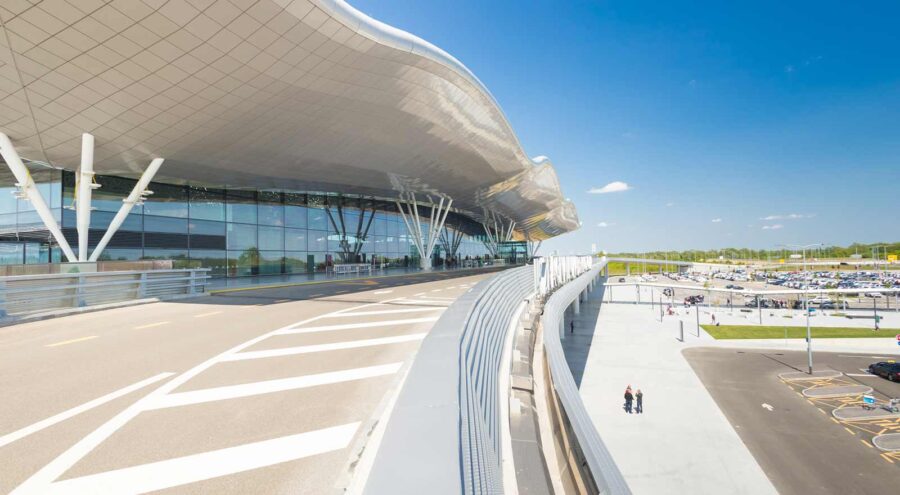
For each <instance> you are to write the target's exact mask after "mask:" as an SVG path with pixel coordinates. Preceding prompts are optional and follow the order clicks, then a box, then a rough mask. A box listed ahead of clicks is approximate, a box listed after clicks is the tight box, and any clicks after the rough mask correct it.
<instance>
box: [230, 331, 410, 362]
mask: <svg viewBox="0 0 900 495" xmlns="http://www.w3.org/2000/svg"><path fill="white" fill-rule="evenodd" d="M426 335H428V334H426V333H413V334H409V335H398V336H396V337H382V338H378V339H364V340H354V341H350V342H335V343H331V344H315V345H303V346H297V347H282V348H280V349H268V350H264V351H248V352H240V353H238V354H232V355H230V356H228V357H226V358H225V359H223V361H243V360H245V359H261V358H270V357H278V356H292V355H295V354H311V353H314V352H324V351H338V350H342V349H358V348H360V347H372V346H376V345H388V344H399V343H402V342H412V341H415V340H422V339H424V338H425V336H426Z"/></svg>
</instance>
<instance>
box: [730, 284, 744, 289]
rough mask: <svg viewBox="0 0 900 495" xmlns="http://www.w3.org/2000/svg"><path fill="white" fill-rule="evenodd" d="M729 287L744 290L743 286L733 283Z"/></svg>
mask: <svg viewBox="0 0 900 495" xmlns="http://www.w3.org/2000/svg"><path fill="white" fill-rule="evenodd" d="M731 288H732V289H734V290H744V288H743V287H741V286H740V285H733V286H731Z"/></svg>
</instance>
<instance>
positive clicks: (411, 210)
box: [395, 193, 453, 270]
mask: <svg viewBox="0 0 900 495" xmlns="http://www.w3.org/2000/svg"><path fill="white" fill-rule="evenodd" d="M400 200H405V201H406V202H407V204H406V208H405V209H404V207H403V204H402V203H401V202H400ZM395 203H396V204H397V209H398V210H399V211H400V216H401V217H402V218H403V223H404V224H405V225H406V230H407V232H409V235H410V236H412V237H413V243H414V245H415V246H416V251H418V253H419V266H420V268H422V269H423V270H431V255H432V254H433V253H434V246H435V244H437V241H438V237H439V235H440V232H441V229H443V228H444V223H445V222H446V221H447V215H448V214H449V213H450V206H451V205H452V204H453V200H452V199H449V198H444V197H442V198H441V201H440V203H439V204H437V205H435V204H433V203H432V204H431V215H430V217H429V220H430V223H429V225H428V233H427V237H426V235H425V234H423V232H422V225H421V222H420V220H419V206H418V203H417V202H416V195H415V193H409V195H408V196H406V197H404V195H402V194H401V196H400V198H399V199H398V200H396V201H395ZM445 204H446V206H445Z"/></svg>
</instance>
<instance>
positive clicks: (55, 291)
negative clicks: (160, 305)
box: [0, 268, 210, 321]
mask: <svg viewBox="0 0 900 495" xmlns="http://www.w3.org/2000/svg"><path fill="white" fill-rule="evenodd" d="M209 271H210V269H209V268H189V269H181V270H177V269H176V270H151V271H116V272H87V273H65V274H47V275H23V276H12V277H0V319H3V320H4V321H9V320H8V319H7V318H9V317H13V318H15V317H19V316H24V315H27V314H30V313H38V312H46V311H50V310H66V309H71V308H84V307H89V306H95V305H98V304H111V303H119V302H125V301H129V300H138V299H147V298H153V299H157V300H163V299H172V298H178V297H192V296H196V295H200V294H203V293H205V290H206V284H207V280H208V279H209V278H210V277H209V275H208V274H209Z"/></svg>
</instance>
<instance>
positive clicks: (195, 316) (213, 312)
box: [194, 311, 222, 318]
mask: <svg viewBox="0 0 900 495" xmlns="http://www.w3.org/2000/svg"><path fill="white" fill-rule="evenodd" d="M221 313H222V312H221V311H210V312H209V313H200V314H199V315H194V318H204V317H207V316H212V315H218V314H221Z"/></svg>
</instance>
